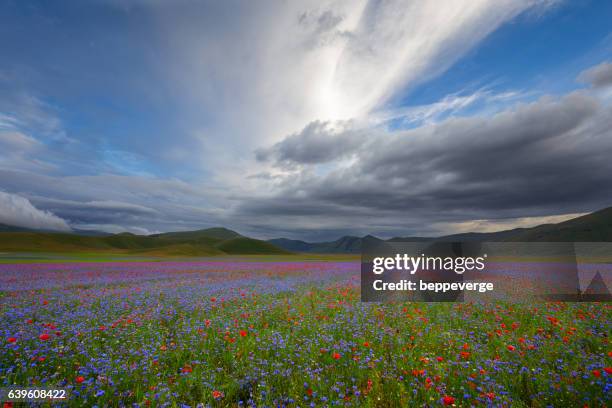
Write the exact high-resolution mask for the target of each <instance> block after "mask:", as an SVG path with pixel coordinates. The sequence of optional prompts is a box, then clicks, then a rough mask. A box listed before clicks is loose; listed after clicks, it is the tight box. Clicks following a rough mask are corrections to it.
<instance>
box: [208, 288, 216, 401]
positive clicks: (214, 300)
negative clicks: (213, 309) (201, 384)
mask: <svg viewBox="0 0 612 408" xmlns="http://www.w3.org/2000/svg"><path fill="white" fill-rule="evenodd" d="M210 301H211V302H216V301H217V298H216V297H211V298H210ZM217 392H218V391H217ZM213 394H214V392H213Z"/></svg>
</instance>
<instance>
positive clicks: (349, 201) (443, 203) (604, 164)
mask: <svg viewBox="0 0 612 408" xmlns="http://www.w3.org/2000/svg"><path fill="white" fill-rule="evenodd" d="M348 132H349V134H352V133H353V132H354V130H350V131H348ZM362 132H363V131H362ZM303 133H304V137H303V138H302V139H301V140H300V141H299V142H296V140H295V139H296V137H298V136H296V135H291V136H289V137H288V138H287V139H286V140H285V141H283V142H281V143H280V144H278V145H276V146H275V147H274V148H273V152H274V154H275V155H277V156H279V157H280V158H281V160H285V161H289V160H293V161H294V162H295V164H296V165H300V166H302V168H299V170H298V171H297V173H296V172H292V173H288V174H287V175H286V179H285V182H284V183H283V182H281V183H278V184H277V185H278V189H277V190H276V193H275V194H273V195H270V196H268V197H260V198H258V199H255V200H251V201H249V202H245V203H244V204H243V205H241V206H240V207H238V213H239V214H243V215H244V216H245V217H246V216H247V215H251V216H254V217H259V218H261V219H269V218H268V217H270V218H272V217H275V218H277V219H278V218H279V217H282V219H283V221H284V222H288V223H290V222H292V221H291V220H297V219H299V218H302V217H314V218H315V219H318V220H324V219H325V220H327V223H328V224H327V225H328V227H329V228H338V227H340V226H341V225H361V226H363V232H366V231H376V230H381V231H386V233H389V232H390V231H393V230H394V229H405V228H408V227H410V226H413V225H415V224H418V223H417V221H418V220H427V222H428V223H433V224H430V226H429V227H426V226H425V227H423V226H421V227H419V229H417V230H416V231H414V230H413V232H417V233H425V234H431V233H434V234H435V233H436V231H435V230H434V229H436V228H439V227H440V226H442V225H448V224H449V223H457V222H464V221H471V220H482V219H488V220H495V219H500V218H506V219H507V218H520V217H526V216H527V217H541V216H544V215H546V216H549V215H555V214H567V213H576V212H585V211H591V210H595V209H599V208H603V207H606V206H609V205H610V203H612V185H610V183H609V174H612V164H611V163H610V160H609V159H608V158H609V157H610V155H612V107H610V106H609V105H608V104H605V103H602V101H600V100H599V99H598V98H597V97H596V96H594V95H593V94H590V93H589V92H584V91H577V92H572V93H569V94H567V95H565V96H563V97H560V98H558V99H555V98H552V97H542V98H540V99H538V100H536V101H534V102H531V103H519V104H517V105H515V106H513V107H511V108H508V109H506V110H504V111H501V112H499V113H496V114H494V115H492V116H490V117H481V116H472V117H459V118H449V119H446V120H443V121H441V122H439V123H435V124H430V125H426V126H421V127H418V128H414V129H410V130H397V131H393V130H386V131H381V130H380V129H378V128H377V129H375V130H374V131H372V132H371V133H370V134H369V135H368V137H364V138H360V139H359V140H360V142H359V143H357V144H356V145H353V146H350V147H349V149H350V150H352V152H353V153H352V154H353V156H354V157H353V160H352V161H351V162H350V164H349V165H348V166H347V165H342V166H337V167H333V164H334V163H337V162H342V161H343V157H344V156H343V155H344V154H345V153H344V152H343V149H342V146H343V144H344V143H345V141H346V138H347V137H348V136H347V135H343V134H339V135H335V136H334V137H331V136H330V137H329V138H327V139H325V138H323V139H324V140H325V143H323V144H322V143H321V142H320V139H321V136H320V135H317V136H316V137H314V138H312V139H311V138H310V137H309V133H308V132H303ZM283 146H299V147H300V148H299V149H297V150H295V151H293V150H291V149H284V148H282V147H283ZM287 152H289V153H291V152H293V153H292V154H289V153H287ZM295 152H298V153H301V152H308V154H307V155H304V154H297V153H295ZM334 152H340V153H338V154H336V155H335V157H332V156H333V155H334ZM313 157H314V158H321V157H323V158H325V161H326V164H325V166H326V167H327V170H325V171H320V170H318V169H317V167H320V165H318V164H317V163H320V162H321V160H318V161H317V160H312V158H313ZM334 160H335V161H334ZM373 214H375V217H373V216H372V215H373ZM325 215H327V216H325ZM309 219H310V218H309ZM517 222H518V221H517ZM436 225H437V226H436ZM404 232H405V231H404ZM440 232H441V233H447V232H448V231H438V233H440Z"/></svg>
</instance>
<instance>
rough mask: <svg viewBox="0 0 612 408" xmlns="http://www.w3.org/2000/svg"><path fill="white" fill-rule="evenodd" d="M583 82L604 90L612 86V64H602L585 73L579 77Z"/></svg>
mask: <svg viewBox="0 0 612 408" xmlns="http://www.w3.org/2000/svg"><path fill="white" fill-rule="evenodd" d="M578 79H580V80H581V81H583V82H588V83H590V84H591V85H593V87H594V88H604V87H607V86H610V85H612V63H610V62H602V63H601V64H599V65H596V66H594V67H592V68H589V69H587V70H585V71H583V72H582V73H581V74H580V76H579V77H578Z"/></svg>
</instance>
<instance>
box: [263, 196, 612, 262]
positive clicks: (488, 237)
mask: <svg viewBox="0 0 612 408" xmlns="http://www.w3.org/2000/svg"><path fill="white" fill-rule="evenodd" d="M366 239H373V240H377V241H381V240H379V239H378V238H376V237H373V236H371V235H367V236H365V237H363V238H360V237H352V236H345V237H342V238H340V239H338V240H336V241H331V242H305V241H298V240H291V239H286V238H276V239H271V240H269V241H268V242H270V243H272V244H274V245H276V246H278V247H280V248H283V249H286V250H288V251H292V252H306V253H358V252H360V250H361V244H362V242H363V240H366ZM388 241H389V242H423V241H457V242H485V241H489V242H503V241H514V242H611V241H612V207H609V208H605V209H603V210H599V211H595V212H593V213H591V214H587V215H583V216H581V217H577V218H573V219H571V220H568V221H564V222H561V223H558V224H544V225H538V226H536V227H533V228H515V229H511V230H505V231H496V232H467V233H461V234H452V235H444V236H440V237H395V238H391V239H389V240H388Z"/></svg>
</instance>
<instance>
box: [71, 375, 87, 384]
mask: <svg viewBox="0 0 612 408" xmlns="http://www.w3.org/2000/svg"><path fill="white" fill-rule="evenodd" d="M74 381H76V383H77V384H80V383H82V382H83V381H85V377H83V376H82V375H79V376H78V377H77V378H75V379H74Z"/></svg>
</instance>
